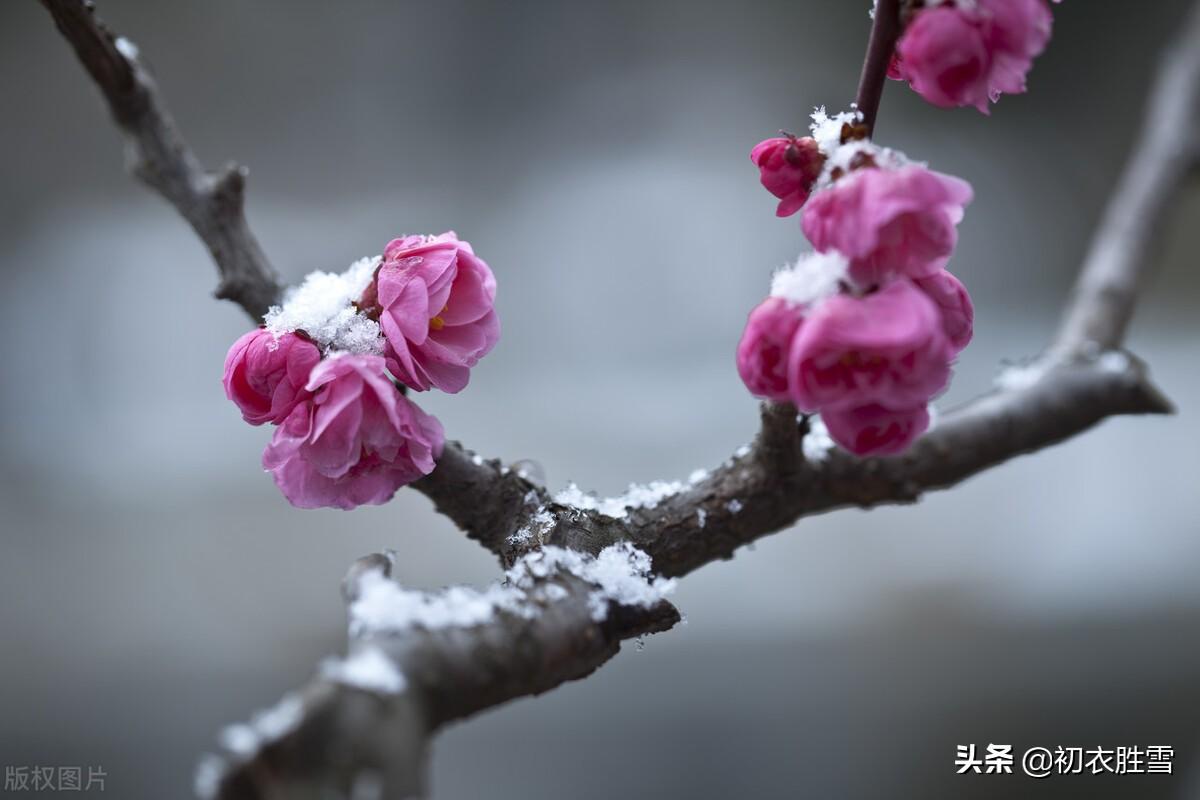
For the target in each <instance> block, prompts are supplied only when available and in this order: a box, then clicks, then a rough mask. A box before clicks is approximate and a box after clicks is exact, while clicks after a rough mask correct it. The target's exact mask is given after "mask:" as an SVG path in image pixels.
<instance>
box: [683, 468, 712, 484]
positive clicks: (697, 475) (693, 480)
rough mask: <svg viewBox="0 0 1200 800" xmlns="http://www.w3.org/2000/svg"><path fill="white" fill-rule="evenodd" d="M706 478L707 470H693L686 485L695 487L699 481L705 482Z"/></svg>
mask: <svg viewBox="0 0 1200 800" xmlns="http://www.w3.org/2000/svg"><path fill="white" fill-rule="evenodd" d="M707 478H708V470H706V469H694V470H692V472H691V474H690V475H688V481H687V482H688V484H690V485H692V486H695V485H696V484H697V483H700V482H701V481H703V480H706V479H707Z"/></svg>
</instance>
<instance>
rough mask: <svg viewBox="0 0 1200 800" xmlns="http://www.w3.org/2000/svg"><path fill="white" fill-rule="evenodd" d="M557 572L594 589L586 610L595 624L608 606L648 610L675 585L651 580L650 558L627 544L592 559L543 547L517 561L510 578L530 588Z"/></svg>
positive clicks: (573, 552) (603, 552)
mask: <svg viewBox="0 0 1200 800" xmlns="http://www.w3.org/2000/svg"><path fill="white" fill-rule="evenodd" d="M558 571H562V572H568V573H570V574H572V575H574V576H576V577H577V578H580V579H582V580H584V581H586V582H588V583H591V584H593V585H595V586H596V588H595V589H594V590H593V591H592V593H591V594H590V595H589V596H588V608H589V610H590V611H591V615H592V619H593V620H595V621H597V622H601V621H603V620H604V619H605V617H607V616H608V607H609V604H610V603H616V604H617V605H621V606H639V607H642V608H649V607H651V606H653V605H655V604H656V603H658V602H660V601H661V600H662V599H663V598H664V597H666V595H668V594H670V593H671V592H673V591H675V585H676V581H675V579H673V578H653V577H651V573H650V556H649V555H647V554H646V553H645V552H644V551H642V550H639V549H638V548H636V547H634V546H633V545H632V544H630V543H629V542H618V543H617V544H613V545H609V546H608V547H606V548H604V549H603V550H601V551H600V554H599V555H597V556H596V557H595V558H592V557H590V556H587V555H584V554H582V553H579V552H577V551H575V550H565V549H563V548H561V547H545V548H543V549H541V550H539V551H537V552H534V553H530V554H529V555H528V556H526V557H525V558H524V559H522V561H521V562H518V564H517V565H516V566H515V567H514V568H513V570H510V571H509V577H510V578H511V579H513V580H514V582H515V583H516V584H517V585H518V586H520V585H529V584H530V583H531V581H532V579H534V578H544V577H548V576H550V575H552V574H554V573H555V572H558ZM521 572H524V574H523V575H522V574H520V573H521Z"/></svg>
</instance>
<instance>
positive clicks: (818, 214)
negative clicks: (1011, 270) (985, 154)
mask: <svg viewBox="0 0 1200 800" xmlns="http://www.w3.org/2000/svg"><path fill="white" fill-rule="evenodd" d="M971 196H972V194H971V185H970V184H969V183H967V182H966V181H964V180H961V179H959V178H955V177H953V176H950V175H943V174H942V173H940V172H933V171H932V170H929V169H926V168H925V167H921V166H916V165H910V166H905V167H901V168H899V169H880V168H874V167H871V168H865V169H859V170H855V171H853V172H851V173H849V174H848V175H846V176H844V177H842V178H841V179H839V180H838V181H836V182H835V183H834V184H833V185H832V186H830V187H829V188H826V189H823V190H821V191H819V192H817V193H816V194H814V195H813V196H812V198H811V199H810V200H809V202H808V205H807V206H806V207H805V209H804V216H803V218H802V220H801V227H802V228H803V229H804V234H805V236H807V237H808V240H809V241H810V242H812V244H813V247H815V248H816V249H817V250H818V251H820V252H822V253H825V252H828V251H830V250H836V251H838V252H840V253H842V254H843V255H844V256H846V257H847V258H848V259H850V277H851V279H853V280H854V281H855V282H856V283H857V284H859V286H860V287H861V288H869V287H871V286H874V285H877V284H879V283H882V282H883V281H885V280H887V279H888V278H890V277H891V276H893V275H897V274H898V275H902V276H908V277H912V278H920V277H926V276H929V275H932V274H934V273H936V272H937V271H938V270H940V269H942V268H943V267H945V265H946V262H947V261H949V260H950V255H951V253H953V252H954V246H955V244H957V242H958V231H957V227H956V226H957V225H958V223H959V222H960V221H961V220H962V217H963V206H965V205H966V204H967V203H969V202H970V201H971Z"/></svg>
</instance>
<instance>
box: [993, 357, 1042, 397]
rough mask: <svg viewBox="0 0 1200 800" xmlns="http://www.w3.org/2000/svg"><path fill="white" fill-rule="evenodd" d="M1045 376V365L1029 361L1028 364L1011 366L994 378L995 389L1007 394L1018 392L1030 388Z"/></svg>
mask: <svg viewBox="0 0 1200 800" xmlns="http://www.w3.org/2000/svg"><path fill="white" fill-rule="evenodd" d="M1045 374H1046V364H1045V363H1043V362H1041V361H1031V362H1029V363H1028V364H1012V365H1010V366H1008V367H1006V368H1005V369H1003V370H1002V371H1001V372H1000V374H999V375H997V376H996V380H995V384H996V388H998V389H1003V390H1004V391H1007V392H1019V391H1023V390H1025V389H1028V388H1030V387H1032V386H1033V385H1034V384H1036V383H1037V382H1038V381H1040V380H1041V379H1042V376H1043V375H1045Z"/></svg>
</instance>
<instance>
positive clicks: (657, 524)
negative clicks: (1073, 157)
mask: <svg viewBox="0 0 1200 800" xmlns="http://www.w3.org/2000/svg"><path fill="white" fill-rule="evenodd" d="M41 2H42V4H43V5H44V6H45V7H46V8H47V9H48V10H49V11H50V13H51V14H52V15H53V17H54V20H55V23H56V24H57V26H58V28H59V30H60V31H61V33H62V34H63V36H64V37H65V38H66V39H67V41H68V42H69V43H70V44H71V45H72V47H73V48H74V50H75V52H76V54H77V55H78V57H79V59H80V61H81V62H82V64H83V65H84V67H85V68H86V69H87V71H88V73H89V74H90V75H91V77H92V79H93V80H94V81H95V83H96V84H97V85H98V87H99V88H100V90H101V91H102V93H103V94H104V97H105V99H106V101H107V102H108V105H109V108H110V110H111V112H112V115H113V118H114V120H115V121H116V123H117V125H118V126H119V127H120V128H121V130H122V131H123V132H124V133H125V134H126V136H127V137H128V139H129V142H130V152H131V154H132V155H133V159H134V170H135V172H136V173H137V174H138V176H139V177H140V178H142V180H144V181H145V182H146V183H147V184H148V185H149V186H151V187H152V188H154V189H155V190H156V191H158V192H159V193H160V194H161V195H163V196H164V197H165V198H166V199H167V200H168V201H169V202H170V203H171V204H172V205H174V206H175V207H176V209H177V210H178V211H179V213H180V214H181V215H182V216H183V217H184V218H185V219H186V220H187V221H188V222H189V223H191V225H192V227H193V228H194V229H195V230H196V233H197V234H198V235H199V236H200V238H201V240H202V241H203V242H204V243H205V244H206V245H207V246H208V248H209V250H210V251H211V253H212V255H213V258H214V260H215V261H216V263H217V267H218V270H219V272H220V274H221V284H220V288H219V289H218V296H220V297H224V298H229V299H232V300H234V301H235V302H237V303H238V304H239V305H240V306H241V307H242V308H243V309H245V310H246V312H247V313H248V314H249V315H250V317H251V318H252V319H254V320H255V321H256V322H257V321H258V320H259V319H260V318H261V316H262V315H263V313H264V312H266V311H267V309H268V307H269V306H271V305H272V304H274V303H275V302H277V300H278V298H279V296H280V287H279V283H278V281H277V279H276V277H275V273H274V272H273V270H272V269H271V268H270V266H269V265H268V264H267V261H266V258H265V256H264V255H263V253H262V251H261V249H260V248H259V246H258V244H257V242H256V241H255V239H254V237H253V235H252V234H251V233H250V231H249V228H248V226H247V224H246V220H245V217H244V215H243V211H242V204H243V189H244V172H243V171H242V170H240V169H238V168H235V167H230V168H227V169H226V170H225V171H223V172H221V173H218V174H212V173H208V172H206V171H204V169H203V168H202V167H201V165H200V164H199V161H198V159H197V158H196V157H195V155H194V154H193V153H192V152H191V150H189V149H188V147H187V145H186V144H185V143H184V142H183V139H182V137H181V136H180V134H179V132H178V130H177V129H176V127H175V125H174V122H173V121H172V119H171V117H170V116H169V114H168V113H167V112H166V110H165V107H164V106H163V105H162V102H161V98H160V96H159V94H158V92H157V89H156V87H155V85H154V82H153V81H152V79H151V78H150V76H149V75H148V73H147V72H146V71H145V70H144V68H143V67H142V65H141V63H140V61H139V59H138V54H137V48H136V47H135V46H134V45H133V44H132V43H130V42H128V41H127V40H124V39H120V38H117V37H115V36H114V35H113V34H112V33H110V32H109V31H108V29H107V28H105V27H104V25H103V24H102V23H100V21H99V20H98V19H97V18H96V17H95V15H94V14H93V11H92V7H91V4H90V2H85V0H41ZM881 5H882V7H883V8H884V9H885V10H886V11H887V15H886V18H885V19H884V20H883V22H882V23H881V25H882V26H883V27H880V28H877V29H876V34H877V39H876V40H875V44H873V45H872V48H871V50H870V52H869V57H868V64H867V66H866V68H865V69H864V76H863V84H862V91H861V92H860V103H859V105H860V108H861V111H862V112H863V113H864V115H865V116H866V117H867V124H868V125H869V124H870V123H871V122H873V117H874V114H875V111H876V108H877V105H878V91H879V90H880V89H881V88H882V85H883V76H882V74H881V73H880V70H881V69H883V67H885V66H886V61H887V59H886V58H883V55H884V54H885V53H886V50H887V49H888V47H887V41H888V40H889V39H894V35H895V30H894V29H893V28H894V26H893V25H892V21H891V16H892V11H893V10H894V8H895V7H896V5H897V4H896V3H894V2H892V0H886V2H883V3H882V4H881ZM1198 117H1200V4H1198V5H1197V6H1196V8H1195V10H1194V11H1193V12H1192V14H1191V16H1190V18H1189V21H1188V22H1187V23H1186V24H1185V25H1184V26H1183V30H1182V31H1181V35H1180V37H1179V41H1178V43H1177V44H1176V46H1175V47H1174V48H1173V49H1172V50H1171V51H1169V52H1168V53H1167V55H1166V57H1165V59H1164V64H1163V69H1162V72H1161V75H1160V78H1159V81H1158V84H1157V88H1156V89H1155V91H1154V94H1153V98H1152V102H1151V107H1150V112H1149V114H1148V115H1147V122H1146V129H1145V131H1144V132H1143V134H1142V137H1141V140H1140V141H1139V142H1138V144H1137V146H1136V147H1135V151H1134V157H1133V159H1132V161H1131V162H1130V164H1129V166H1128V167H1127V169H1126V172H1125V173H1124V176H1123V177H1122V179H1121V182H1120V184H1119V185H1118V187H1117V189H1116V191H1114V193H1113V195H1112V200H1111V201H1110V204H1109V208H1108V209H1107V211H1106V213H1105V216H1104V219H1103V221H1102V223H1101V225H1100V226H1099V228H1098V230H1097V232H1096V235H1095V239H1094V242H1093V245H1092V248H1091V251H1090V253H1089V255H1088V258H1087V260H1086V261H1085V264H1084V270H1083V273H1082V275H1081V277H1080V280H1079V283H1078V286H1077V288H1076V290H1075V294H1074V296H1073V299H1072V301H1071V303H1070V304H1069V305H1068V307H1067V309H1066V311H1065V313H1064V318H1063V323H1062V327H1061V329H1060V333H1059V336H1058V338H1057V340H1056V342H1055V343H1054V345H1053V346H1052V347H1051V348H1050V349H1048V350H1047V352H1046V353H1044V354H1043V355H1042V356H1041V357H1040V358H1038V359H1037V360H1036V361H1034V362H1033V363H1032V364H1030V365H1026V366H1025V367H1022V368H1020V370H1019V371H1012V372H1009V373H1006V374H1005V375H1004V376H1003V379H1002V380H1000V381H999V382H998V385H997V387H996V389H995V391H993V392H992V393H991V394H988V395H986V396H984V397H982V398H980V399H978V400H976V401H974V402H972V403H970V404H968V405H967V406H965V407H963V408H962V409H959V410H957V411H955V412H952V413H950V414H948V415H946V416H945V417H944V418H943V419H941V420H940V422H939V424H938V425H937V427H936V428H935V429H934V430H932V431H930V432H929V433H927V434H926V435H925V436H923V437H922V438H921V439H920V440H918V441H917V442H916V444H915V445H914V446H913V447H912V448H911V449H910V450H909V451H908V452H906V453H905V454H904V455H903V456H900V457H895V458H867V459H859V458H856V457H854V456H851V455H850V454H848V453H846V452H844V451H842V450H839V449H835V448H831V447H830V442H829V438H828V434H827V433H825V432H823V428H822V426H821V425H820V423H819V420H814V419H809V418H805V417H798V416H797V413H796V410H795V408H793V407H791V406H790V405H786V404H774V403H766V404H764V405H763V408H762V425H761V429H760V431H759V434H758V436H757V438H756V439H755V441H754V442H753V443H752V444H751V445H749V446H744V447H742V448H739V449H738V450H737V451H736V452H735V453H734V454H733V455H732V456H731V457H730V458H729V459H727V460H726V461H725V462H723V463H722V464H720V465H718V466H717V467H716V468H714V469H711V470H706V471H697V472H696V473H694V474H693V475H692V476H690V477H689V479H688V480H687V481H686V482H670V483H656V484H651V485H649V486H646V487H633V488H631V491H630V492H627V493H626V494H625V495H623V496H621V497H619V498H610V499H601V498H596V497H593V496H591V495H588V494H586V493H584V492H582V491H580V490H579V489H578V488H575V489H571V488H568V489H567V490H565V491H563V492H560V493H558V494H556V495H551V494H550V493H549V492H547V491H546V490H545V489H544V488H542V487H541V486H539V485H536V484H534V483H532V482H530V481H529V480H528V479H527V478H526V477H524V476H523V475H522V474H521V473H520V471H518V470H514V469H510V468H508V467H505V466H504V465H502V464H501V463H500V462H498V461H495V460H484V459H482V458H480V457H479V456H476V455H474V454H472V453H471V452H470V451H468V450H466V449H465V448H463V447H462V446H461V445H459V444H457V443H451V442H448V443H447V444H446V446H445V450H444V452H443V454H442V456H441V457H440V458H439V459H438V462H437V467H436V469H434V470H433V472H432V473H431V474H429V475H427V476H426V477H424V478H422V479H420V480H418V481H416V482H415V483H413V484H412V486H413V487H414V488H416V489H417V490H418V491H421V492H422V493H424V494H425V495H426V496H428V497H429V498H430V500H431V501H432V502H433V503H434V506H435V507H436V508H437V510H438V511H439V512H440V513H442V514H444V515H445V516H447V517H448V518H449V519H451V520H452V521H453V522H454V523H455V524H456V525H457V526H458V527H459V528H461V529H462V530H463V531H465V532H466V533H467V535H468V536H470V537H471V538H473V539H475V540H477V541H479V542H480V543H481V544H482V545H483V546H485V547H486V548H488V549H489V550H490V551H492V552H493V553H495V554H496V555H498V556H499V557H500V558H501V560H502V561H503V563H504V564H505V565H506V566H508V567H509V572H508V574H507V576H506V580H505V582H504V583H501V584H497V585H496V586H493V587H491V588H489V589H486V590H478V591H477V590H471V589H449V590H445V591H443V592H441V593H434V594H427V593H420V592H411V591H408V590H405V589H402V588H401V587H398V586H396V585H395V584H393V583H391V582H390V581H389V580H387V573H388V568H389V563H388V560H387V559H386V558H384V557H383V556H370V557H367V558H365V559H361V560H360V561H359V562H357V563H356V564H355V565H354V567H352V568H351V571H350V574H349V575H348V576H347V581H346V584H345V587H344V588H345V594H346V597H347V602H348V604H349V607H350V626H351V629H352V631H351V632H352V639H351V648H350V653H349V655H348V656H347V657H346V658H344V659H336V660H331V661H328V662H326V663H325V664H324V665H323V666H322V667H321V668H320V670H319V673H318V675H317V677H316V678H315V679H314V680H313V681H312V682H311V683H310V684H309V685H308V686H307V687H306V688H304V689H303V690H301V691H299V692H296V693H294V694H290V695H288V696H286V697H285V698H284V700H283V701H282V702H281V703H280V704H279V705H277V706H276V707H274V708H272V709H270V710H269V711H267V712H264V713H260V714H258V715H255V716H254V717H253V718H251V720H250V721H249V722H248V723H245V724H243V725H239V726H233V727H231V728H229V729H227V730H226V731H225V732H224V734H223V735H222V737H221V743H222V747H223V750H224V754H223V755H222V756H220V757H214V758H212V759H208V760H207V761H206V762H205V763H204V765H203V766H202V769H201V770H200V772H199V774H198V778H197V782H198V787H197V788H198V789H200V790H201V791H202V793H203V794H206V795H216V796H219V797H222V798H260V797H285V796H286V797H292V796H305V797H309V796H317V795H320V794H321V792H322V791H323V790H328V791H326V792H325V794H324V795H322V796H329V795H333V796H381V797H389V798H390V797H408V796H414V795H419V794H422V793H423V792H424V769H425V763H426V754H427V749H428V742H429V738H430V736H431V735H432V733H433V732H434V731H435V730H436V729H437V728H438V727H439V726H440V725H442V724H444V723H445V722H447V721H450V720H453V719H458V718H461V717H464V716H467V715H470V714H473V713H476V712H478V711H480V710H482V709H485V708H488V707H490V706H494V705H497V704H499V703H503V702H506V701H507V700H510V699H513V698H516V697H520V696H524V695H529V694H537V693H540V692H543V691H547V690H549V689H552V688H554V687H555V686H557V685H559V684H561V683H563V682H565V681H567V680H572V679H577V678H581V677H584V676H586V675H587V674H589V673H590V672H591V671H592V670H594V669H596V668H597V667H598V666H600V665H601V664H603V663H604V662H605V661H607V659H609V658H610V657H612V655H614V654H615V653H616V652H617V649H618V647H619V643H620V641H622V640H623V639H627V638H630V637H634V636H639V635H642V634H645V633H650V632H657V631H663V630H666V629H668V628H670V627H671V626H672V625H674V624H675V622H677V621H678V619H679V616H678V613H677V612H676V611H675V609H674V608H673V607H672V606H671V605H670V604H669V603H668V602H666V601H665V600H664V599H663V595H664V594H665V593H666V592H667V591H668V590H669V589H670V587H671V584H670V582H669V581H666V580H664V579H663V578H661V577H655V575H657V576H665V577H668V578H669V577H673V576H680V575H684V574H686V573H688V572H690V571H692V570H694V569H696V568H698V567H699V566H702V565H703V564H706V563H709V562H711V561H713V560H716V559H722V558H729V557H731V555H732V554H733V553H734V551H735V550H736V549H737V548H738V547H740V546H742V545H744V544H746V543H748V542H751V541H753V540H755V539H757V538H759V537H762V536H765V535H767V534H769V533H772V532H774V531H778V530H782V529H784V528H787V527H789V526H791V525H792V524H794V523H795V522H796V521H797V520H798V519H800V518H802V517H804V516H806V515H810V514H816V513H821V512H824V511H828V510H831V509H835V508H840V507H846V506H862V507H869V506H873V505H876V504H880V503H907V502H913V501H915V500H916V499H917V498H918V497H919V496H920V495H921V493H922V492H924V491H927V490H930V489H940V488H946V487H949V486H953V485H955V484H957V483H959V482H961V481H962V480H964V479H966V478H968V477H970V476H972V475H975V474H977V473H979V472H980V471H982V470H985V469H988V468H990V467H992V466H995V465H997V464H1000V463H1003V462H1004V461H1006V460H1008V459H1010V458H1013V457H1015V456H1017V455H1020V454H1023V453H1030V452H1033V451H1036V450H1040V449H1042V448H1045V447H1048V446H1050V445H1053V444H1055V443H1057V442H1060V441H1063V440H1064V439H1067V438H1070V437H1072V436H1074V435H1076V434H1079V433H1081V432H1083V431H1085V430H1087V429H1088V428H1090V427H1092V426H1093V425H1096V424H1097V423H1099V422H1101V421H1102V420H1104V419H1106V418H1108V417H1110V416H1114V415H1118V414H1150V413H1166V412H1169V411H1170V404H1169V402H1168V401H1167V400H1166V399H1165V398H1164V397H1163V395H1162V394H1160V393H1159V392H1158V390H1157V389H1155V388H1154V386H1153V385H1152V384H1151V383H1150V382H1149V380H1148V378H1147V375H1146V369H1145V365H1144V364H1143V363H1142V362H1141V361H1140V360H1138V359H1137V358H1136V357H1134V356H1132V355H1130V354H1128V353H1127V352H1125V351H1124V350H1122V349H1121V343H1122V341H1123V339H1124V334H1125V330H1126V328H1127V325H1128V322H1129V319H1130V317H1131V315H1132V312H1133V308H1134V305H1135V302H1136V300H1137V295H1138V291H1139V290H1140V288H1141V286H1142V283H1143V281H1144V278H1145V276H1146V274H1147V272H1148V271H1149V269H1150V268H1151V267H1152V266H1153V263H1152V258H1151V250H1152V244H1153V243H1154V241H1155V239H1156V235H1157V233H1158V231H1159V230H1160V226H1161V224H1162V220H1163V217H1164V216H1165V213H1166V211H1167V210H1168V209H1169V208H1170V206H1171V201H1172V199H1173V197H1174V196H1175V194H1176V190H1177V189H1178V187H1179V186H1180V185H1181V184H1182V182H1183V181H1184V179H1185V178H1186V177H1187V175H1188V173H1189V171H1190V170H1191V169H1192V168H1193V167H1194V166H1195V164H1196V161H1197V155H1198V151H1200V139H1198V138H1197V131H1198V130H1200V124H1198ZM593 556H594V557H593ZM652 572H653V573H654V574H653V575H652V574H651V573H652Z"/></svg>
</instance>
